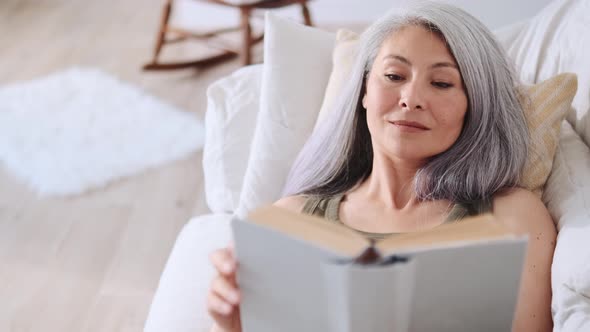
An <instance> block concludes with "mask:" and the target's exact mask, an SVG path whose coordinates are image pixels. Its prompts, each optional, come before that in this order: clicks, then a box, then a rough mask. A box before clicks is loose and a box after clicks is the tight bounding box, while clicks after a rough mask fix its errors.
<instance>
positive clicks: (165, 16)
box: [152, 0, 172, 63]
mask: <svg viewBox="0 0 590 332" xmlns="http://www.w3.org/2000/svg"><path fill="white" fill-rule="evenodd" d="M171 11H172V0H166V2H165V3H164V11H163V12H162V20H161V22H160V30H159V31H158V37H157V40H156V46H155V48H154V56H153V58H152V63H156V62H157V61H158V56H159V55H160V51H161V50H162V45H164V40H165V39H166V31H167V30H168V20H169V19H170V12H171Z"/></svg>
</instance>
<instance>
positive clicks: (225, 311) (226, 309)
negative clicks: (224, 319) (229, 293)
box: [219, 303, 231, 315]
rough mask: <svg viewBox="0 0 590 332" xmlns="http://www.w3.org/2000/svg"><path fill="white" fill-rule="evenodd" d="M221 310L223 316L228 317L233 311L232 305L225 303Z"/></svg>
mask: <svg viewBox="0 0 590 332" xmlns="http://www.w3.org/2000/svg"><path fill="white" fill-rule="evenodd" d="M219 309H221V313H222V314H224V315H227V314H229V312H230V311H231V305H229V304H227V303H223V304H222V305H221V308H219Z"/></svg>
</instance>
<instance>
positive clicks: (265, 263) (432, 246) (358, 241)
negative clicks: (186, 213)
mask: <svg viewBox="0 0 590 332" xmlns="http://www.w3.org/2000/svg"><path fill="white" fill-rule="evenodd" d="M232 230H233V236H234V242H235V251H236V255H237V259H238V262H239V267H238V272H237V280H238V284H239V286H240V290H241V292H242V303H241V306H240V310H241V319H242V327H243V331H245V332H267V331H268V332H271V331H272V332H275V331H280V332H290V331H293V332H295V331H297V332H300V331H306V332H313V331H318V332H319V331H321V332H329V331H333V332H347V331H359V332H371V331H375V332H383V331H396V332H397V331H419V332H425V331H453V332H457V331H510V329H511V325H512V319H513V314H514V309H515V307H516V299H517V294H518V289H519V284H520V277H521V271H522V266H523V262H524V256H525V251H526V243H527V239H526V237H523V236H517V235H515V234H512V233H511V232H510V230H509V229H508V228H507V227H505V226H503V225H502V224H501V223H500V222H498V221H496V220H494V217H493V216H491V215H483V216H478V217H474V218H469V219H464V220H462V221H459V222H455V223H449V224H443V225H441V226H438V227H435V228H433V229H431V230H427V231H423V232H415V233H404V234H395V235H393V236H391V237H388V238H386V239H383V240H380V241H378V242H372V241H369V240H368V239H366V238H365V237H364V236H362V235H361V234H360V233H358V232H355V231H354V230H352V229H349V228H347V227H345V226H344V225H339V224H336V223H333V222H330V221H326V220H324V219H321V218H317V217H313V216H309V215H303V214H299V213H294V212H291V211H288V210H284V209H281V208H277V207H274V206H269V207H264V208H260V209H258V210H256V211H254V212H252V213H251V214H250V215H249V216H248V218H247V220H240V219H234V220H232Z"/></svg>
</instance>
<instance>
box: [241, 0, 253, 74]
mask: <svg viewBox="0 0 590 332" xmlns="http://www.w3.org/2000/svg"><path fill="white" fill-rule="evenodd" d="M240 9H241V20H242V21H241V26H242V43H243V44H242V64H243V65H244V66H247V65H249V64H251V63H252V53H251V48H252V45H253V42H252V26H251V25H250V10H251V8H249V7H241V8H240Z"/></svg>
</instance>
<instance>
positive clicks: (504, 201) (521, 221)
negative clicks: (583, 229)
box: [494, 189, 557, 331]
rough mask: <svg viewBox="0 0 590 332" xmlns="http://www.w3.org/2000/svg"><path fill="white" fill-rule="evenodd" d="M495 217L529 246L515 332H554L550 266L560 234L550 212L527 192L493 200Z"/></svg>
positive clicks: (514, 192)
mask: <svg viewBox="0 0 590 332" xmlns="http://www.w3.org/2000/svg"><path fill="white" fill-rule="evenodd" d="M494 215H495V216H496V217H497V218H498V220H500V221H501V222H503V223H506V224H507V225H508V226H509V227H511V228H513V229H514V230H515V231H516V232H517V233H519V234H528V236H529V242H528V249H527V254H526V258H525V265H524V270H523V274H522V279H521V283H520V291H519V294H518V301H517V305H516V312H515V316H514V322H513V324H512V330H513V331H551V330H552V328H553V320H552V317H551V263H552V261H553V251H554V249H555V240H556V235H557V232H556V230H555V225H554V223H553V220H552V219H551V216H550V215H549V212H548V211H547V208H546V207H545V205H544V204H543V202H541V200H540V199H539V198H538V197H537V196H535V195H534V194H533V193H531V192H530V191H528V190H525V189H513V190H511V191H510V192H508V193H506V194H502V195H499V196H498V197H496V198H495V199H494Z"/></svg>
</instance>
